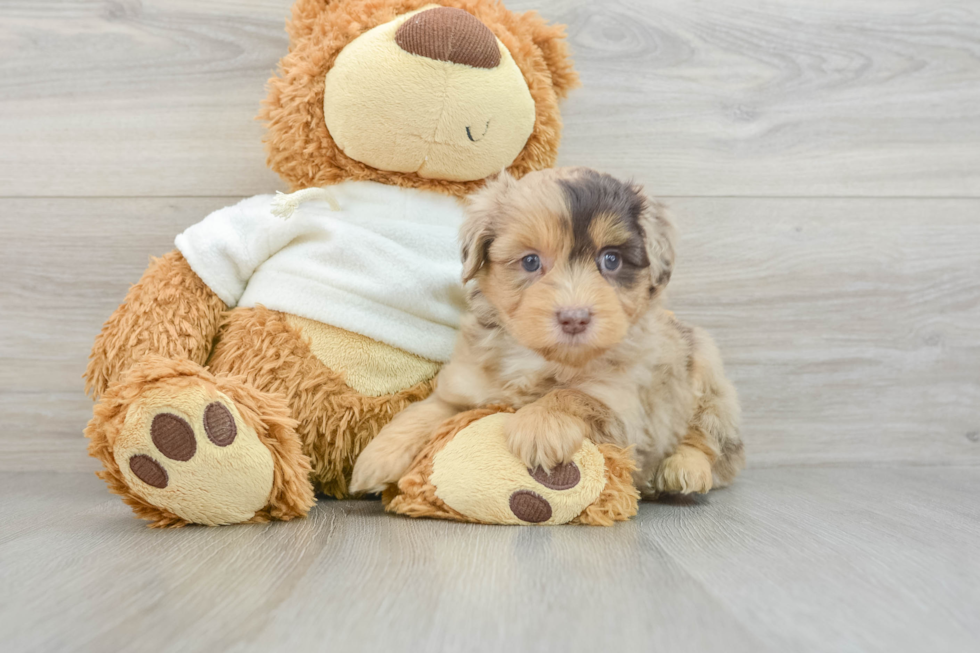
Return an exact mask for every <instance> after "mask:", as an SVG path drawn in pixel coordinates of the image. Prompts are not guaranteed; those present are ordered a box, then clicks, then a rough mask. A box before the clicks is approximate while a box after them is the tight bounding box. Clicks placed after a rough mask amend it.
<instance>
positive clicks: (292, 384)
mask: <svg viewBox="0 0 980 653" xmlns="http://www.w3.org/2000/svg"><path fill="white" fill-rule="evenodd" d="M273 352H274V355H270V353H273ZM210 369H211V370H212V371H213V372H214V373H215V374H221V375H227V376H232V375H241V376H243V377H245V378H247V379H248V381H249V383H250V384H252V385H253V386H254V387H255V388H257V389H259V390H261V391H263V392H268V393H274V394H276V395H279V396H281V397H284V398H285V401H286V403H287V405H288V406H289V410H290V414H292V415H295V416H300V419H299V424H298V425H297V427H296V433H297V434H298V436H299V438H300V441H301V442H302V445H303V452H304V453H305V454H306V455H307V456H309V458H310V462H311V464H312V466H313V474H312V477H311V478H312V480H313V482H314V484H315V485H316V487H317V489H318V490H319V491H320V492H322V493H323V494H327V495H330V496H334V497H337V498H342V497H346V496H347V495H348V488H347V485H348V480H349V478H350V473H351V469H352V468H353V466H354V460H355V459H356V458H357V456H358V454H360V452H361V450H362V449H363V448H364V447H365V446H366V445H367V443H368V442H370V441H371V440H372V439H373V438H374V436H376V435H377V434H378V432H379V431H380V430H381V427H383V426H384V425H385V424H387V423H388V422H389V421H390V420H391V418H392V417H393V416H394V415H395V414H396V413H398V412H399V411H402V410H404V409H405V408H406V407H408V406H409V405H410V404H412V403H413V402H416V401H420V400H422V399H425V398H426V397H427V396H428V395H429V393H430V392H431V391H432V381H431V380H430V381H423V382H421V383H417V384H416V385H414V386H412V387H410V388H407V389H405V390H402V391H400V392H396V393H394V394H390V395H383V396H380V397H366V396H364V395H362V394H360V393H358V392H356V391H355V390H353V389H352V388H351V387H349V386H348V385H347V384H346V383H344V379H343V377H342V376H341V375H340V374H338V373H336V372H334V371H333V370H330V369H328V368H327V367H326V366H325V365H323V363H321V362H320V361H319V360H317V358H316V357H315V356H313V354H312V353H311V352H310V348H309V345H308V344H307V341H306V340H305V339H304V338H303V336H302V334H301V333H300V332H299V331H298V330H297V329H295V328H294V327H292V326H290V325H289V323H288V322H287V320H286V316H285V315H284V314H283V313H279V312H277V311H270V310H268V309H265V308H262V307H258V308H255V309H236V310H234V311H231V312H230V313H229V314H228V318H227V321H226V322H225V324H224V325H223V326H222V327H221V331H220V333H219V336H218V342H217V344H216V345H215V348H214V353H213V354H212V356H211V361H210Z"/></svg>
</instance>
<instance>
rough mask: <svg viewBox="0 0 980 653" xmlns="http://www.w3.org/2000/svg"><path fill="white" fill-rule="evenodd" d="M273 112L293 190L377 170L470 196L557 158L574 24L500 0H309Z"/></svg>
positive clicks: (267, 110)
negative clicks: (568, 33) (504, 173)
mask: <svg viewBox="0 0 980 653" xmlns="http://www.w3.org/2000/svg"><path fill="white" fill-rule="evenodd" d="M287 31H288V33H289V37H290V51H289V54H288V55H286V56H285V57H284V58H283V59H282V61H280V64H279V71H278V75H277V76H276V77H273V78H272V79H271V80H270V82H269V87H270V88H269V95H268V97H267V99H266V101H265V103H264V105H263V108H262V112H261V114H260V118H262V119H263V120H265V122H266V123H267V126H268V134H267V137H266V145H267V148H268V152H269V165H270V167H271V168H272V169H273V170H274V171H276V172H277V173H278V174H279V175H280V176H281V177H282V178H283V179H284V180H285V181H286V182H287V183H288V184H289V185H290V186H291V187H292V189H294V190H296V189H300V188H307V187H313V186H326V185H331V184H335V183H339V182H341V181H345V180H371V181H378V182H382V183H387V184H394V185H399V186H405V187H410V188H427V189H432V190H438V191H442V192H445V193H449V194H452V195H465V194H467V193H469V192H471V191H472V190H474V189H475V188H476V186H478V185H479V184H481V183H482V181H483V179H484V178H486V177H488V176H490V175H492V174H494V173H496V172H499V171H500V170H502V169H507V170H508V171H509V172H510V173H511V174H513V175H514V176H517V177H520V176H522V175H523V174H525V173H527V172H530V171H532V170H539V169H542V168H546V167H550V166H551V165H553V164H554V161H555V157H556V155H557V150H558V143H559V140H560V136H561V115H560V113H559V110H558V100H559V99H561V98H563V97H564V96H565V95H566V94H567V92H568V91H569V90H570V89H571V88H572V87H574V86H575V85H576V84H577V82H578V77H577V75H576V73H575V71H574V69H573V68H572V62H571V60H570V58H569V53H568V48H567V46H566V44H565V40H564V29H563V27H562V26H554V25H548V24H547V23H546V22H545V21H544V20H543V19H542V18H541V17H540V16H538V15H537V14H536V13H534V12H528V13H524V14H517V13H514V12H511V11H508V10H507V9H506V8H504V6H503V5H501V4H500V3H499V2H498V1H497V0H440V2H439V3H438V4H433V3H431V1H430V0H298V1H297V2H296V3H295V5H294V6H293V15H292V20H291V22H290V23H289V24H288V26H287Z"/></svg>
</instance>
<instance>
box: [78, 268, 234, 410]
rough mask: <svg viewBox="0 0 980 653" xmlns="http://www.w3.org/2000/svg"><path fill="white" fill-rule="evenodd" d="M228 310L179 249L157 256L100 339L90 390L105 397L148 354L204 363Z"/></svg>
mask: <svg viewBox="0 0 980 653" xmlns="http://www.w3.org/2000/svg"><path fill="white" fill-rule="evenodd" d="M225 310H227V307H226V306H225V304H224V302H222V301H221V299H219V298H218V296H217V295H216V294H215V293H214V292H213V291H212V290H211V289H210V288H208V287H207V286H206V285H204V282H203V281H201V279H200V278H199V277H198V276H197V275H196V274H194V272H193V270H191V266H190V265H188V264H187V261H185V260H184V257H183V256H182V255H181V254H180V252H176V251H174V252H170V253H169V254H167V255H165V256H162V257H160V258H158V259H152V260H151V263H150V267H149V268H147V269H146V272H144V273H143V276H142V277H141V278H140V280H139V283H137V284H136V285H134V286H132V287H131V288H130V289H129V292H128V293H126V299H125V300H124V301H123V303H122V305H121V306H120V307H119V308H118V309H117V310H116V312H115V313H113V314H112V317H110V318H109V319H108V320H107V321H106V323H105V324H104V325H103V326H102V331H101V333H99V335H98V337H97V338H96V339H95V344H94V345H93V346H92V353H91V355H90V356H89V363H88V368H87V369H86V370H85V391H86V392H87V393H89V394H91V395H93V396H94V397H95V398H98V397H100V396H102V394H103V393H105V391H106V389H107V388H108V387H109V386H110V385H111V384H112V383H113V382H115V381H116V380H118V379H119V378H120V377H121V376H122V375H123V373H124V372H126V371H127V370H128V369H129V368H130V367H132V366H133V364H135V363H136V362H137V361H139V360H140V359H142V358H143V357H144V356H145V355H147V354H156V355H158V356H166V357H168V358H175V359H177V358H186V359H188V360H192V361H194V362H195V363H197V364H199V365H204V363H205V362H207V359H208V355H209V354H210V353H211V343H212V342H213V341H214V336H215V334H217V332H218V325H219V324H220V323H221V318H222V315H223V314H224V311H225Z"/></svg>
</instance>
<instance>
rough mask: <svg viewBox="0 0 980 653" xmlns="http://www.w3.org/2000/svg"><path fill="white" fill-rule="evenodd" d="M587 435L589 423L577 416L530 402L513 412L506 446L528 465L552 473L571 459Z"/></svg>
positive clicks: (529, 467)
mask: <svg viewBox="0 0 980 653" xmlns="http://www.w3.org/2000/svg"><path fill="white" fill-rule="evenodd" d="M588 435H589V427H588V425H587V424H586V423H585V422H584V421H582V420H581V419H579V418H578V417H575V416H573V415H569V414H567V413H561V412H556V411H552V410H549V409H548V408H545V407H541V406H536V405H534V404H531V405H529V406H525V407H524V408H521V409H520V410H518V411H517V412H516V413H514V418H513V419H512V420H510V424H509V426H508V430H507V446H508V447H509V448H510V450H511V452H512V453H513V454H514V455H515V456H517V457H518V458H520V459H521V460H522V461H523V462H524V464H525V465H527V467H528V469H537V468H538V467H541V468H542V469H544V471H545V472H548V473H550V472H551V470H552V469H553V468H554V467H555V466H556V465H559V464H561V463H564V462H568V461H570V460H571V459H572V456H573V455H574V454H575V452H576V451H578V449H579V447H580V446H582V441H583V440H584V439H585V438H586V437H587V436H588Z"/></svg>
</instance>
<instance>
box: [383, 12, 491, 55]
mask: <svg viewBox="0 0 980 653" xmlns="http://www.w3.org/2000/svg"><path fill="white" fill-rule="evenodd" d="M395 43H397V44H398V47H400V48H401V49H402V50H404V51H405V52H410V53H412V54H417V55H419V56H422V57H428V58H429V59H436V60H437V61H451V62H452V63H459V64H463V65H464V66H473V67H474V68H496V67H497V64H499V63H500V50H499V49H498V48H497V39H496V38H495V37H494V35H493V32H491V31H490V28H488V27H487V26H486V25H484V24H483V23H481V22H480V21H479V20H478V19H477V18H476V17H475V16H473V14H471V13H469V12H467V11H464V10H462V9H457V8H455V7H436V8H435V9H428V10H426V11H423V12H421V13H418V14H415V15H414V16H412V17H411V18H409V19H408V20H407V21H405V22H404V23H402V26H401V27H399V28H398V31H397V32H395Z"/></svg>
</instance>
